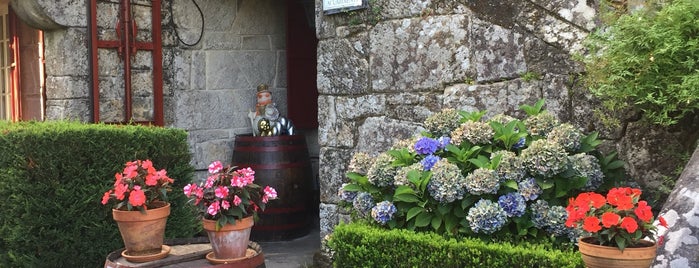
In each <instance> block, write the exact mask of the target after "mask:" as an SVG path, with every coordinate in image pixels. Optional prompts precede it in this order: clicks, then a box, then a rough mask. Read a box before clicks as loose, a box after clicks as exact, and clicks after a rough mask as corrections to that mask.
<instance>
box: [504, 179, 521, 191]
mask: <svg viewBox="0 0 699 268" xmlns="http://www.w3.org/2000/svg"><path fill="white" fill-rule="evenodd" d="M504 185H505V187H507V188H510V189H512V190H519V185H517V181H515V180H506V181H505V183H504Z"/></svg>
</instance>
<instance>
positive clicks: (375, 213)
mask: <svg viewBox="0 0 699 268" xmlns="http://www.w3.org/2000/svg"><path fill="white" fill-rule="evenodd" d="M396 211H398V210H397V209H396V206H394V205H393V203H391V202H388V201H383V202H381V203H378V204H376V206H375V207H373V208H372V209H371V217H372V218H374V220H375V221H376V222H378V223H380V224H382V225H383V224H386V223H387V222H388V221H390V220H391V219H393V214H395V213H396Z"/></svg>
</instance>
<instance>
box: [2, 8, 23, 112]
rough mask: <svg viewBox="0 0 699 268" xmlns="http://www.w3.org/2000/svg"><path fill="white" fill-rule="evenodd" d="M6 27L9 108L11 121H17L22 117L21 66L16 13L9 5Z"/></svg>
mask: <svg viewBox="0 0 699 268" xmlns="http://www.w3.org/2000/svg"><path fill="white" fill-rule="evenodd" d="M7 20H8V28H9V33H8V36H9V37H10V44H9V45H10V47H9V48H8V53H7V56H8V57H9V58H8V59H6V60H7V61H8V62H9V63H10V64H11V66H12V68H11V70H10V77H9V79H10V99H11V102H10V110H11V118H12V121H19V119H20V118H22V114H21V111H22V102H21V101H20V100H21V95H20V94H21V92H20V89H21V82H20V71H21V70H22V69H21V66H20V60H19V57H20V55H19V52H20V51H19V36H18V35H17V32H18V26H17V21H18V18H17V14H15V12H14V11H12V8H11V7H10V10H9V12H8V19H7Z"/></svg>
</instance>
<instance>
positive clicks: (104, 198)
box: [102, 190, 112, 205]
mask: <svg viewBox="0 0 699 268" xmlns="http://www.w3.org/2000/svg"><path fill="white" fill-rule="evenodd" d="M111 194H112V190H109V191H106V192H104V195H103V196H102V205H106V204H107V202H109V197H110V196H111Z"/></svg>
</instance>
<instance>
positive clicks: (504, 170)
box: [490, 150, 526, 182]
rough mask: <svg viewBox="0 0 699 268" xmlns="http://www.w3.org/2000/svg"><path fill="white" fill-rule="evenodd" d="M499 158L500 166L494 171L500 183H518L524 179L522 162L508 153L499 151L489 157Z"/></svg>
mask: <svg viewBox="0 0 699 268" xmlns="http://www.w3.org/2000/svg"><path fill="white" fill-rule="evenodd" d="M497 156H500V164H498V167H497V168H496V169H495V171H496V172H497V173H498V176H500V179H501V180H502V181H506V180H514V181H516V182H519V181H521V180H522V178H524V175H525V174H526V169H525V168H524V164H523V163H522V160H521V159H520V158H519V157H517V155H516V154H515V153H513V152H510V151H505V150H500V151H496V152H494V153H493V154H491V155H490V159H491V160H493V159H494V158H495V157H497Z"/></svg>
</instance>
